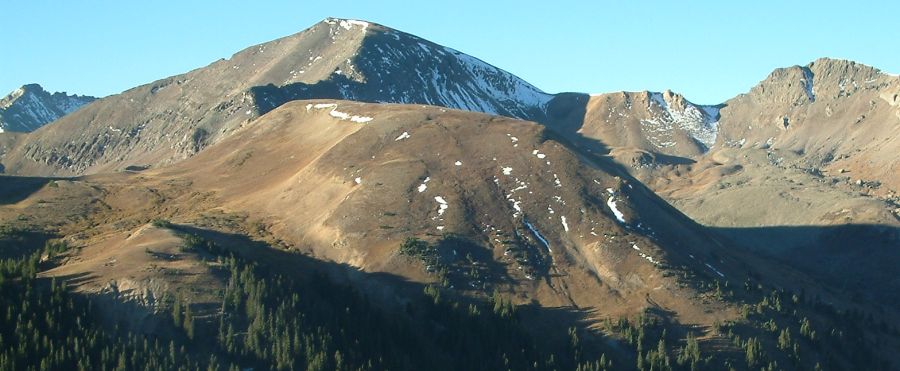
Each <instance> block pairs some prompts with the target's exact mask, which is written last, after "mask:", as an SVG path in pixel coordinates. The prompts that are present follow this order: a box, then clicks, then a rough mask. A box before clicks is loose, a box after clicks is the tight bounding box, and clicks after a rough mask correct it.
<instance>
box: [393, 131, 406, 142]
mask: <svg viewBox="0 0 900 371" xmlns="http://www.w3.org/2000/svg"><path fill="white" fill-rule="evenodd" d="M407 138H409V132H405V131H404V132H403V134H400V136H398V137H397V139H394V141H395V142H396V141H398V140H404V139H407Z"/></svg>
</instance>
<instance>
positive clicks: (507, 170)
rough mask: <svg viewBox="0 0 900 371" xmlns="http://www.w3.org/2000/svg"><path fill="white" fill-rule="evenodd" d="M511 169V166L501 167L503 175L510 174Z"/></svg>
mask: <svg viewBox="0 0 900 371" xmlns="http://www.w3.org/2000/svg"><path fill="white" fill-rule="evenodd" d="M512 171H513V168H511V167H505V168H503V175H510V174H512Z"/></svg>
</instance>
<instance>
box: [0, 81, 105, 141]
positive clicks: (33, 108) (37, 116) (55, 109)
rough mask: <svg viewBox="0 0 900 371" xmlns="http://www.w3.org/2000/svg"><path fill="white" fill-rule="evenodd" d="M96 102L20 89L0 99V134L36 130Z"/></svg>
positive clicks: (32, 86) (34, 88) (35, 87)
mask: <svg viewBox="0 0 900 371" xmlns="http://www.w3.org/2000/svg"><path fill="white" fill-rule="evenodd" d="M96 99H97V98H94V97H89V96H79V95H69V94H66V93H53V94H50V93H49V92H47V91H45V90H44V88H42V87H41V86H40V85H38V84H28V85H23V86H22V87H21V88H18V89H16V90H15V91H13V92H12V93H9V95H7V96H5V97H3V98H2V99H0V133H2V132H4V131H18V132H30V131H34V130H37V129H39V128H40V127H42V126H44V125H46V124H49V123H51V122H53V121H55V120H57V119H59V118H60V117H63V116H65V115H68V114H70V113H72V112H74V111H76V110H78V109H79V108H81V107H82V106H84V105H86V104H88V103H91V102H93V101H94V100H96Z"/></svg>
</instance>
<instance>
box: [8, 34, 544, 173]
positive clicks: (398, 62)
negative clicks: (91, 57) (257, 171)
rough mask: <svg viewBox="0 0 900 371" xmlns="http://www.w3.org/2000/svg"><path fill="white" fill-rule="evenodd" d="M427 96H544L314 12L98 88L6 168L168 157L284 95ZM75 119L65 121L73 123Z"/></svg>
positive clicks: (501, 110) (412, 42) (509, 100)
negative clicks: (314, 20) (207, 59)
mask: <svg viewBox="0 0 900 371" xmlns="http://www.w3.org/2000/svg"><path fill="white" fill-rule="evenodd" d="M310 97H325V98H347V99H355V100H361V101H369V102H397V103H420V104H429V103H432V104H439V105H444V106H447V107H450V108H460V109H473V110H478V111H484V112H490V113H497V114H503V115H508V116H514V117H525V116H528V115H532V114H537V113H539V112H540V106H541V105H542V104H544V103H545V102H546V101H547V100H549V99H550V96H548V95H546V94H544V93H542V92H541V91H540V90H538V89H536V88H534V87H533V86H531V85H529V84H528V83H526V82H524V81H522V80H521V79H519V78H517V77H515V76H513V75H511V74H509V73H507V72H505V71H502V70H500V69H498V68H495V67H493V66H490V65H488V64H486V63H484V62H481V61H479V60H477V59H475V58H473V57H470V56H467V55H465V54H462V53H459V52H457V51H454V50H451V49H448V48H444V47H441V46H439V45H436V44H433V43H430V42H428V41H425V40H422V39H420V38H417V37H415V36H412V35H409V34H405V33H403V32H400V31H396V30H392V29H389V28H386V27H383V26H380V25H376V24H372V23H367V22H362V21H354V20H340V19H326V20H325V21H322V22H320V23H318V24H316V25H314V26H312V27H310V28H309V29H307V30H305V31H303V32H300V33H298V34H295V35H291V36H288V37H285V38H282V39H278V40H275V41H271V42H268V43H264V44H260V45H257V46H253V47H250V48H247V49H245V50H243V51H241V52H239V53H237V54H235V55H234V56H232V57H231V58H230V59H228V60H220V61H217V62H215V63H212V64H210V65H209V66H207V67H204V68H200V69H197V70H194V71H191V72H188V73H186V74H183V75H178V76H173V77H169V78H166V79H163V80H159V81H156V82H154V83H151V84H147V85H144V86H140V87H137V88H134V89H130V90H128V91H125V92H123V93H121V94H118V95H114V96H111V97H107V98H104V99H102V100H100V101H99V102H97V103H95V104H93V105H91V106H90V107H87V108H86V109H85V110H82V111H80V112H77V113H76V114H74V115H72V116H70V117H66V118H65V119H63V120H60V121H59V122H58V123H56V124H55V125H53V127H48V128H46V129H44V130H40V131H38V132H35V133H34V134H32V135H29V136H27V137H26V138H24V139H23V140H22V141H21V142H20V143H19V144H18V145H17V146H16V148H14V149H13V150H11V151H10V152H9V153H8V154H6V155H4V156H3V159H2V163H3V165H5V168H6V171H7V172H8V173H14V174H43V175H50V174H55V175H76V174H85V173H97V172H103V171H113V170H120V169H122V168H125V167H127V166H131V165H136V166H154V165H158V164H165V163H172V162H175V161H178V160H181V159H184V158H187V157H190V156H191V155H193V154H195V153H197V152H198V151H200V150H201V149H202V148H203V147H205V146H207V145H209V144H212V143H216V142H218V141H220V140H222V139H223V138H226V137H228V136H229V135H231V133H232V132H233V131H234V130H236V129H238V128H240V127H241V126H242V125H244V124H246V123H247V122H249V121H250V120H252V119H254V118H256V117H258V116H259V115H260V114H262V113H265V112H268V111H270V110H271V109H273V108H275V107H277V106H278V105H280V104H283V103H284V102H286V101H288V100H292V99H298V98H310ZM76 128H77V129H76Z"/></svg>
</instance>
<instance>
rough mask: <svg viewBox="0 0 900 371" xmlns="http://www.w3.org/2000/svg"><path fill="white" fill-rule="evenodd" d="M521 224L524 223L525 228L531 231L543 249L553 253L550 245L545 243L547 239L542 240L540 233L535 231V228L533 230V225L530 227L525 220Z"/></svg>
mask: <svg viewBox="0 0 900 371" xmlns="http://www.w3.org/2000/svg"><path fill="white" fill-rule="evenodd" d="M523 222H524V223H525V227H527V228H528V230H529V231H531V233H533V234H534V236H535V237H537V239H538V240H539V241H541V243H542V244H544V246H545V247H547V250H548V251H550V252H553V249H551V248H550V243H549V242H547V239H546V238H544V236H543V235H541V232H539V231H538V230H537V228H535V227H534V226H533V225H531V223H529V222H528V221H527V220H525V221H523Z"/></svg>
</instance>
